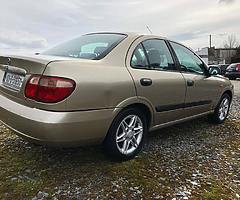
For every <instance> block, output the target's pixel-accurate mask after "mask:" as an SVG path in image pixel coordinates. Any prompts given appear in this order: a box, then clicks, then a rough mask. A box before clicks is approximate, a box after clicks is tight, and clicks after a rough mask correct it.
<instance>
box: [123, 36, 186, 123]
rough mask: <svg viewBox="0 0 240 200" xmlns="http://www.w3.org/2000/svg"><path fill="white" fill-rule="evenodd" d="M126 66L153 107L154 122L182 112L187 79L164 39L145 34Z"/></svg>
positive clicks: (136, 84)
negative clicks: (146, 36) (149, 36)
mask: <svg viewBox="0 0 240 200" xmlns="http://www.w3.org/2000/svg"><path fill="white" fill-rule="evenodd" d="M127 67H128V69H129V71H130V73H131V75H132V77H133V80H134V83H135V86H136V91H137V96H138V98H139V99H141V100H143V101H145V102H147V103H149V104H150V105H151V106H152V108H153V110H154V125H158V124H162V123H166V122H169V121H174V120H178V119H180V118H181V117H182V116H183V107H182V105H183V104H184V100H185V92H186V87H185V80H184V78H183V76H182V74H181V73H180V71H179V70H178V69H177V67H176V64H175V61H174V58H173V56H172V55H171V52H170V50H169V48H168V45H167V43H166V42H165V41H164V40H163V39H154V38H152V39H146V38H144V37H142V38H140V39H138V40H137V41H135V43H134V44H133V45H132V46H131V48H130V50H129V53H128V57H127Z"/></svg>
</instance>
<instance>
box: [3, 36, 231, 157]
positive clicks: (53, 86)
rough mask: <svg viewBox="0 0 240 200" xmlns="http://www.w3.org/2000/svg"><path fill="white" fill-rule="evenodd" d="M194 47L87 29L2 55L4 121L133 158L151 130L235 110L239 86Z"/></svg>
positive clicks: (27, 132)
mask: <svg viewBox="0 0 240 200" xmlns="http://www.w3.org/2000/svg"><path fill="white" fill-rule="evenodd" d="M217 73H218V70H216V69H211V67H210V68H208V66H206V64H205V63H204V62H203V61H202V60H201V58H200V57H199V56H197V55H196V54H195V53H194V52H193V51H191V50H190V49H189V48H187V47H185V46H183V45H181V44H179V43H177V42H173V41H170V40H168V39H166V38H162V37H158V36H153V35H138V34H130V33H96V34H87V35H84V36H81V37H79V38H76V39H74V40H71V41H69V42H66V43H64V44H62V45H59V46H57V47H55V48H52V49H50V50H48V51H46V52H44V53H42V54H39V55H34V56H31V57H27V56H0V121H2V122H3V123H4V124H5V125H7V126H8V127H9V128H11V129H12V130H13V131H15V132H16V133H17V134H18V135H20V136H22V137H24V138H26V139H28V140H31V141H34V142H37V143H42V144H49V145H60V146H62V145H63V146H76V145H85V144H94V143H103V145H104V149H105V151H106V153H108V154H111V155H112V156H114V158H120V159H130V158H133V157H134V156H135V155H137V154H138V153H139V151H140V150H141V149H142V146H143V143H144V139H145V136H146V135H147V133H148V131H151V130H155V129H158V128H162V127H166V126H169V125H173V124H176V123H180V122H184V121H186V120H190V119H194V118H197V117H200V116H204V115H209V117H210V118H211V119H212V120H213V121H214V122H216V123H223V122H224V121H225V119H226V117H227V116H228V112H229V108H230V105H231V100H232V96H233V85H232V84H231V82H230V81H229V80H228V79H227V78H225V77H222V76H217Z"/></svg>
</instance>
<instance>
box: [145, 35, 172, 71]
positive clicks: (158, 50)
mask: <svg viewBox="0 0 240 200" xmlns="http://www.w3.org/2000/svg"><path fill="white" fill-rule="evenodd" d="M143 46H144V48H145V50H146V53H147V56H148V60H149V66H150V67H151V68H154V69H160V70H176V67H175V64H174V62H173V58H172V56H171V53H170V51H169V49H168V47H167V45H166V43H165V41H164V40H159V39H151V40H146V41H144V42H143Z"/></svg>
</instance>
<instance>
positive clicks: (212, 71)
mask: <svg viewBox="0 0 240 200" xmlns="http://www.w3.org/2000/svg"><path fill="white" fill-rule="evenodd" d="M208 73H209V75H212V76H214V75H218V74H221V70H220V69H219V68H218V67H209V68H208Z"/></svg>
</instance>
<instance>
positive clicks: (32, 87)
mask: <svg viewBox="0 0 240 200" xmlns="http://www.w3.org/2000/svg"><path fill="white" fill-rule="evenodd" d="M75 86H76V83H75V82H74V81H73V80H71V79H67V78H60V77H51V76H39V75H33V76H31V77H30V79H29V80H28V82H27V85H26V88H25V96H26V97H27V98H29V99H33V100H35V101H38V102H43V103H57V102H60V101H62V100H64V99H66V98H67V97H68V96H69V95H71V94H72V92H73V90H74V89H75Z"/></svg>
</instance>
